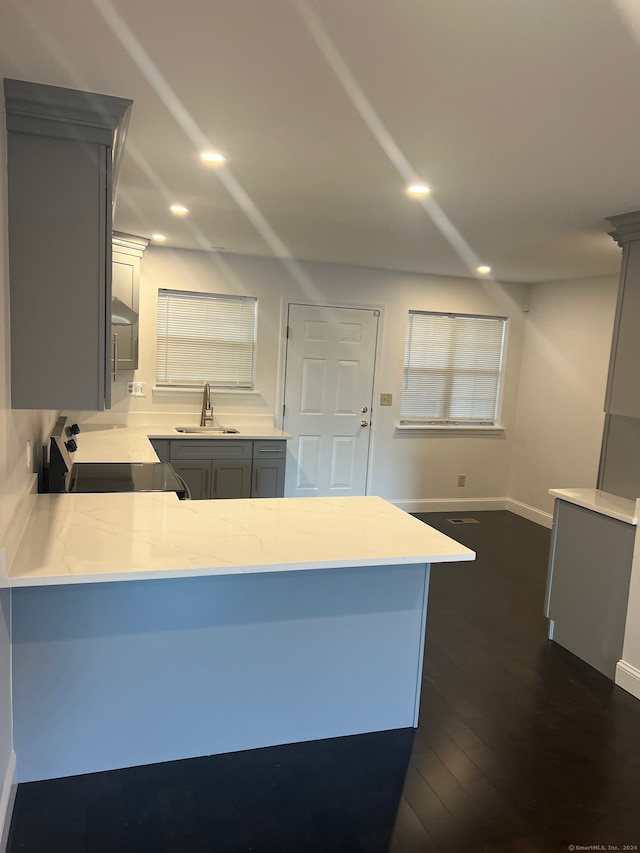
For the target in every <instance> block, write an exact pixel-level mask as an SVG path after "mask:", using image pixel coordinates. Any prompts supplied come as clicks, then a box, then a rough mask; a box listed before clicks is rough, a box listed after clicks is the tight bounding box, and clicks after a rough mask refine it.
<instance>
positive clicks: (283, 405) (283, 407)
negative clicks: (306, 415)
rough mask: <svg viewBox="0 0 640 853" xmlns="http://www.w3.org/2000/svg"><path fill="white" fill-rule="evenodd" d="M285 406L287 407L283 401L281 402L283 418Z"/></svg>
mask: <svg viewBox="0 0 640 853" xmlns="http://www.w3.org/2000/svg"><path fill="white" fill-rule="evenodd" d="M286 408H287V407H286V406H285V404H284V403H283V404H282V417H283V418H284V410H285V409H286Z"/></svg>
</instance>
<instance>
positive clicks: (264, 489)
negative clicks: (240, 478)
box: [251, 459, 285, 498]
mask: <svg viewBox="0 0 640 853" xmlns="http://www.w3.org/2000/svg"><path fill="white" fill-rule="evenodd" d="M284 466H285V460H284V459H271V460H263V461H259V460H254V462H253V477H252V479H251V497H252V498H281V497H283V495H284Z"/></svg>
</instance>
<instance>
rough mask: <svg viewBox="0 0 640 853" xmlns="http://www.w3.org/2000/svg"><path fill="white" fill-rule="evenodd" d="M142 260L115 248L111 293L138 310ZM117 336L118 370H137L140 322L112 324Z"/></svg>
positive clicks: (114, 333)
mask: <svg viewBox="0 0 640 853" xmlns="http://www.w3.org/2000/svg"><path fill="white" fill-rule="evenodd" d="M139 265H140V261H139V259H138V258H131V257H128V256H127V255H123V254H121V253H119V252H117V250H115V249H114V252H113V266H112V277H111V294H112V296H113V297H114V298H116V299H119V300H120V301H121V302H124V304H125V305H128V306H129V308H133V310H134V311H135V312H136V313H137V312H138V302H139V298H138V287H139V275H140V269H139ZM111 328H112V334H113V335H114V336H115V341H116V343H115V346H114V352H115V353H116V358H117V365H116V366H117V370H137V368H138V324H137V323H134V324H133V325H132V326H112V327H111Z"/></svg>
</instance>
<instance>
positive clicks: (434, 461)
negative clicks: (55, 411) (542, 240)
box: [111, 246, 526, 510]
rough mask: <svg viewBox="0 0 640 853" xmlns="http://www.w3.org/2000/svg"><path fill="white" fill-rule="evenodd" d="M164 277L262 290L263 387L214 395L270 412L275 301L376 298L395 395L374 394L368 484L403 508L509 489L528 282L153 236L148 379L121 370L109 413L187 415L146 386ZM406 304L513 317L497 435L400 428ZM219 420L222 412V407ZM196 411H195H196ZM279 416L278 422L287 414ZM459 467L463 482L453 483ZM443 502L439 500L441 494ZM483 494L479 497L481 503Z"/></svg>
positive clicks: (274, 400)
mask: <svg viewBox="0 0 640 853" xmlns="http://www.w3.org/2000/svg"><path fill="white" fill-rule="evenodd" d="M160 287H169V288H178V289H185V290H194V291H206V290H210V291H213V292H220V293H227V292H229V293H246V294H250V295H253V296H257V297H258V300H259V327H258V344H257V382H256V387H257V390H258V392H259V394H257V395H255V396H253V397H251V396H249V397H247V396H238V397H235V398H233V397H232V395H231V394H226V395H214V408H215V409H216V411H217V412H218V413H224V412H225V411H229V412H231V411H237V410H238V409H240V410H242V411H244V412H245V413H247V412H254V413H256V414H265V413H266V414H267V415H272V414H273V413H274V412H276V411H277V410H278V409H279V404H280V397H279V394H280V391H281V389H280V387H279V382H280V378H281V357H282V350H281V347H282V326H281V321H282V307H283V304H284V303H285V302H286V300H287V299H289V298H291V299H294V300H303V301H309V302H316V303H321V304H322V303H326V304H335V305H359V306H372V307H376V308H380V309H381V310H382V335H381V343H380V358H379V364H378V369H377V375H376V381H375V396H374V399H375V400H377V399H378V395H379V394H380V392H390V393H392V394H393V402H394V405H393V406H392V407H390V408H386V407H380V406H378V405H374V408H373V412H372V432H373V435H372V440H373V455H372V469H371V480H370V486H369V491H370V493H372V494H378V495H381V496H383V497H385V498H387V499H389V500H392V501H394V502H397V503H400V504H402V505H403V506H405V507H407V508H411V509H415V510H418V509H425V510H426V509H433V508H437V506H436V505H435V504H432V503H430V501H436V502H437V504H438V505H442V506H443V507H444V506H445V505H446V502H447V501H453V502H456V503H459V502H460V501H461V500H464V499H466V500H473V499H477V500H480V501H481V502H482V501H484V500H485V499H487V498H491V499H504V498H505V496H506V495H507V487H508V482H509V469H510V465H511V450H512V442H513V425H514V418H515V404H516V398H517V381H518V373H519V368H520V351H521V342H522V332H523V324H524V317H525V315H524V314H523V313H522V309H521V306H522V302H523V299H524V294H525V291H526V288H525V286H524V285H514V284H498V283H493V282H486V281H477V280H475V279H453V278H443V277H435V276H426V275H418V274H415V275H412V274H406V273H398V272H385V271H382V270H373V269H365V268H360V267H349V266H339V265H335V264H320V263H303V264H296V265H293V266H287V265H285V264H283V263H282V262H280V261H278V260H272V259H264V258H250V257H243V256H233V255H216V254H213V253H204V252H196V251H187V250H175V249H167V248H158V247H153V246H151V247H150V248H149V249H147V251H146V252H145V255H144V257H143V259H142V284H141V306H140V318H141V320H140V341H141V345H140V368H139V370H138V371H136V373H135V379H136V380H141V381H144V382H145V383H147V385H146V390H147V397H145V398H143V399H136V398H127V397H125V396H124V393H125V379H132V378H133V373H128V374H123V376H122V380H121V381H120V382H119V383H118V386H117V388H116V389H115V393H114V406H113V409H114V412H115V414H113V415H112V416H111V417H112V418H116V419H117V418H118V417H119V418H120V419H123V417H124V416H125V414H126V413H128V412H133V413H135V414H136V415H137V416H138V417H140V418H143V415H142V413H143V412H145V411H153V412H155V413H158V412H169V411H176V412H177V411H189V412H190V414H191V416H192V418H193V419H195V418H196V417H197V416H198V414H199V410H200V397H199V394H198V393H192V394H191V395H189V396H188V397H185V396H184V395H182V396H180V395H177V394H173V395H165V396H160V395H153V394H152V392H151V388H152V386H153V384H154V381H155V338H156V333H155V318H156V305H157V290H158V288H160ZM410 308H414V309H423V310H435V311H461V312H468V313H480V314H493V315H496V314H498V315H505V316H508V317H510V318H511V319H510V331H509V351H508V359H507V363H508V375H507V381H506V386H505V395H504V422H505V424H506V427H507V429H506V433H505V434H504V435H501V436H484V437H471V438H470V437H468V436H466V437H465V436H454V437H451V436H448V437H447V436H434V435H431V436H429V437H425V436H424V435H419V436H418V435H406V434H403V435H398V434H397V433H396V430H395V426H396V424H397V422H398V418H399V411H400V410H399V406H400V395H401V382H402V364H403V354H404V341H405V328H406V322H407V312H408V311H409V309H410ZM220 419H221V421H222V422H224V421H223V420H222V416H221V418H220ZM194 422H195V420H194ZM285 426H286V424H285ZM458 474H466V477H467V485H466V487H465V488H464V489H461V488H458V486H457V476H458ZM443 501H444V502H445V503H443ZM483 505H485V504H483ZM486 505H487V507H488V508H490V504H489V503H487V504H486Z"/></svg>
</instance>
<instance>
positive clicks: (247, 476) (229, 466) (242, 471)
mask: <svg viewBox="0 0 640 853" xmlns="http://www.w3.org/2000/svg"><path fill="white" fill-rule="evenodd" d="M211 466H212V467H211V483H212V485H211V497H212V498H218V499H219V500H227V499H229V498H250V497H251V462H250V461H236V460H231V459H230V460H228V461H224V462H217V461H214V462H212V463H211Z"/></svg>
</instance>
